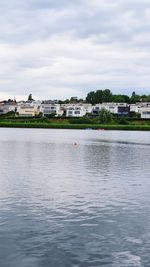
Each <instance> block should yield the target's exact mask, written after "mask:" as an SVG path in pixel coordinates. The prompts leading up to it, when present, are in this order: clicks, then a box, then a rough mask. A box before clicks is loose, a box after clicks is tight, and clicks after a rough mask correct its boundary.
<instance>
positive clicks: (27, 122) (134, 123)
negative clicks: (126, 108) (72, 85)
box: [0, 112, 150, 131]
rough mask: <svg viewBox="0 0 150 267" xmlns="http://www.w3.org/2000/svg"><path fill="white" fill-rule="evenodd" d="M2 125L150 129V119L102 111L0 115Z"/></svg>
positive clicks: (0, 125)
mask: <svg viewBox="0 0 150 267" xmlns="http://www.w3.org/2000/svg"><path fill="white" fill-rule="evenodd" d="M0 127H18V128H57V129H60V128H61V129H106V130H147V131H149V130H150V120H146V119H140V118H130V117H117V116H113V115H112V114H110V113H105V112H102V113H100V115H99V116H97V117H95V118H89V117H83V118H61V117H56V118H46V117H37V118H36V117H35V118H32V117H15V116H14V115H13V116H12V115H9V116H8V115H7V116H6V115H5V116H1V117H0Z"/></svg>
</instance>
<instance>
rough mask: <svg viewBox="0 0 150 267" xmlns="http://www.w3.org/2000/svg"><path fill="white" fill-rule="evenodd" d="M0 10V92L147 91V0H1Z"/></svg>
mask: <svg viewBox="0 0 150 267" xmlns="http://www.w3.org/2000/svg"><path fill="white" fill-rule="evenodd" d="M0 14H1V16H0V24H1V27H0V88H1V89H0V98H3V97H7V96H11V97H13V96H14V95H16V97H19V98H22V97H24V96H25V95H26V94H28V93H30V91H31V92H32V93H33V95H35V96H36V97H37V98H66V97H70V96H72V95H78V96H83V97H84V96H85V95H86V93H87V92H88V91H89V90H94V89H98V88H110V89H112V90H113V92H115V93H117V92H118V93H128V94H131V93H132V91H133V90H136V92H137V93H141V94H142V93H150V90H149V85H150V78H149V69H150V63H149V62H150V50H149V44H150V31H149V28H150V3H149V0H143V1H141V0H132V1H129V0H126V1H124V0H111V1H110V0H93V1H89V0H74V1H69V0H61V1H54V0H51V1H50V0H26V1H19V0H6V1H4V2H3V1H1V2H0Z"/></svg>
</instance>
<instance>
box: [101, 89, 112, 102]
mask: <svg viewBox="0 0 150 267" xmlns="http://www.w3.org/2000/svg"><path fill="white" fill-rule="evenodd" d="M111 101H112V92H111V91H110V90H109V89H105V90H103V97H102V102H111Z"/></svg>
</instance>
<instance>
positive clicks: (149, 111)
mask: <svg viewBox="0 0 150 267" xmlns="http://www.w3.org/2000/svg"><path fill="white" fill-rule="evenodd" d="M141 119H150V106H149V107H143V108H142V110H141Z"/></svg>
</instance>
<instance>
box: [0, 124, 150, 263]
mask: <svg viewBox="0 0 150 267" xmlns="http://www.w3.org/2000/svg"><path fill="white" fill-rule="evenodd" d="M0 266H1V267H94V266H97V267H100V266H108V267H111V266H112V267H126V266H127V267H130V266H136V267H149V266H150V133H149V132H135V131H133V132H128V131H103V130H101V131H98V130H97V131H96V130H54V129H7V128H3V129H2V128H1V129H0Z"/></svg>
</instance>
